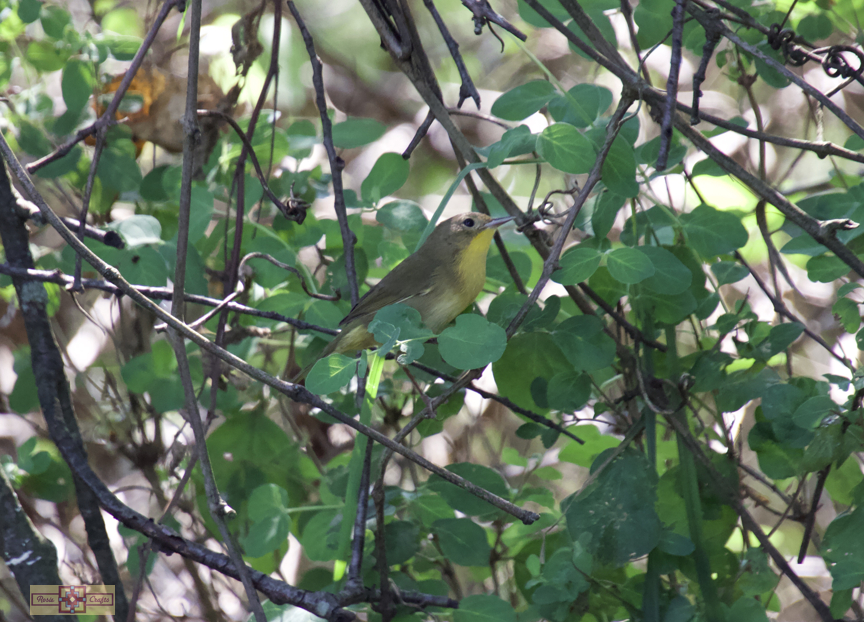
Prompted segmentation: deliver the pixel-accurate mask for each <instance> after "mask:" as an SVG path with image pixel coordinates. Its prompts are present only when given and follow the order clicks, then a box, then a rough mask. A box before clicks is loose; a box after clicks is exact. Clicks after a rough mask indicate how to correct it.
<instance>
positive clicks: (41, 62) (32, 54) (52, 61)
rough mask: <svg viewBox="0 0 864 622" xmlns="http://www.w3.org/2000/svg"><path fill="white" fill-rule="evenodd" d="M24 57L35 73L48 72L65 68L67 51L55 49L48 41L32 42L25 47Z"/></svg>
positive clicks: (67, 56)
mask: <svg viewBox="0 0 864 622" xmlns="http://www.w3.org/2000/svg"><path fill="white" fill-rule="evenodd" d="M24 56H25V57H26V58H27V60H28V61H30V64H31V65H33V67H34V68H35V69H36V70H37V71H42V72H50V71H57V70H58V69H63V67H65V66H66V60H67V59H68V58H69V51H68V50H67V49H65V48H61V49H57V48H55V47H54V45H53V44H52V43H49V42H48V41H33V42H31V43H30V45H28V46H27V51H26V52H25V53H24Z"/></svg>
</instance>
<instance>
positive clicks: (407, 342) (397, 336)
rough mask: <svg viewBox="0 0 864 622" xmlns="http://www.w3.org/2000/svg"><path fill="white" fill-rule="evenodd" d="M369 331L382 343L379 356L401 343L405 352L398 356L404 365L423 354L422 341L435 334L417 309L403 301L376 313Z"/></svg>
mask: <svg viewBox="0 0 864 622" xmlns="http://www.w3.org/2000/svg"><path fill="white" fill-rule="evenodd" d="M369 331H370V332H371V333H372V334H373V335H374V336H375V340H376V341H378V343H380V344H382V345H381V347H380V348H379V349H378V355H379V356H384V355H385V354H386V353H387V352H389V351H390V350H391V349H392V348H393V346H395V345H396V344H397V343H398V344H399V346H400V348H401V350H402V351H403V352H404V354H402V355H401V356H399V357H398V360H399V362H400V363H401V364H402V365H408V364H409V363H413V362H414V361H415V360H417V359H418V358H420V357H421V356H423V353H424V347H423V344H422V342H423V341H426V340H427V339H429V338H430V337H432V336H434V334H435V333H433V332H432V331H431V330H429V329H428V328H426V327H425V326H424V325H423V320H422V319H421V317H420V312H419V311H418V310H417V309H414V308H413V307H409V306H408V305H405V304H401V303H397V304H393V305H388V306H386V307H384V308H383V309H381V310H379V311H378V312H377V313H375V317H374V318H373V319H372V321H371V322H370V323H369Z"/></svg>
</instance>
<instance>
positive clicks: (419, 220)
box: [375, 200, 429, 232]
mask: <svg viewBox="0 0 864 622" xmlns="http://www.w3.org/2000/svg"><path fill="white" fill-rule="evenodd" d="M375 220H377V221H378V222H380V223H381V224H382V225H384V226H385V227H387V228H388V229H394V230H395V231H400V232H406V231H418V232H422V231H423V229H425V228H426V224H427V223H428V222H429V219H427V218H426V215H425V214H424V213H423V210H422V209H420V206H419V205H417V204H416V203H415V202H414V201H401V200H400V201H391V202H390V203H388V204H387V205H385V206H383V207H382V208H381V209H379V210H378V211H377V212H375Z"/></svg>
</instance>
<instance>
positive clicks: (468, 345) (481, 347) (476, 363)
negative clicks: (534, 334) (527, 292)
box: [438, 313, 507, 369]
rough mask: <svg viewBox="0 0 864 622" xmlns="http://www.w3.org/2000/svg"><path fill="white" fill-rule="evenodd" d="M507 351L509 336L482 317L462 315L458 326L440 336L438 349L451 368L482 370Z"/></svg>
mask: <svg viewBox="0 0 864 622" xmlns="http://www.w3.org/2000/svg"><path fill="white" fill-rule="evenodd" d="M506 348H507V333H505V332H504V329H503V328H501V327H500V326H498V325H497V324H492V323H491V322H489V321H488V320H487V319H486V318H484V317H483V316H481V315H475V314H473V313H463V314H462V315H460V316H458V317H457V318H456V325H455V326H450V327H448V328H445V329H444V332H442V333H441V335H440V336H439V337H438V350H439V352H440V353H441V357H442V358H443V359H444V361H445V362H446V363H447V364H448V365H452V366H453V367H455V368H456V369H479V368H481V367H485V366H486V365H488V364H489V363H494V362H495V361H497V360H498V359H500V358H501V356H502V355H503V354H504V350H505V349H506Z"/></svg>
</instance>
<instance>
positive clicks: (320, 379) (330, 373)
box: [306, 352, 362, 395]
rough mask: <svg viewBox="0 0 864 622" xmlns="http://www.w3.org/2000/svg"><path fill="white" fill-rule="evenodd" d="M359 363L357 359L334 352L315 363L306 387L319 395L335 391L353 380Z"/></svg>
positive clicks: (307, 378)
mask: <svg viewBox="0 0 864 622" xmlns="http://www.w3.org/2000/svg"><path fill="white" fill-rule="evenodd" d="M357 364H358V363H357V359H355V358H353V357H349V356H345V355H344V354H339V353H338V352H334V353H333V354H331V355H329V356H326V357H324V358H323V359H321V360H320V361H318V362H317V363H315V366H314V367H313V368H312V370H311V371H310V372H309V375H308V376H307V377H306V388H307V389H309V390H310V391H311V392H312V393H317V394H318V395H326V394H327V393H334V392H336V391H338V390H339V389H341V388H342V387H344V386H345V385H347V384H348V383H349V382H351V379H352V378H353V377H354V374H355V373H356V372H357ZM361 376H362V374H361Z"/></svg>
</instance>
